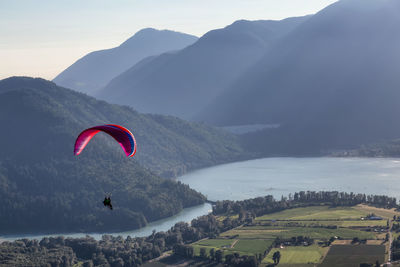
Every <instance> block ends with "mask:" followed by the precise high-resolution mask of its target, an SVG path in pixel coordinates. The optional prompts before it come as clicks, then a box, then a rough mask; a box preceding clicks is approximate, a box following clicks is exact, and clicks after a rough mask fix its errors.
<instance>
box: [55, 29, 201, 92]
mask: <svg viewBox="0 0 400 267" xmlns="http://www.w3.org/2000/svg"><path fill="white" fill-rule="evenodd" d="M196 40H197V37H196V36H193V35H189V34H184V33H180V32H176V31H170V30H156V29H154V28H145V29H142V30H140V31H139V32H137V33H136V34H134V35H133V36H132V37H130V38H129V39H127V40H126V41H124V42H123V43H122V44H120V45H119V46H117V47H114V48H109V49H104V50H98V51H93V52H91V53H89V54H87V55H85V56H83V57H82V58H80V59H78V60H77V61H76V62H75V63H73V64H72V65H71V66H69V67H68V68H67V69H65V70H64V71H62V72H61V73H60V74H58V75H57V76H56V77H55V78H54V79H53V81H54V82H55V83H57V84H58V85H60V86H64V87H67V88H72V89H74V90H77V91H80V92H84V93H87V94H89V95H93V94H94V92H96V91H97V90H99V89H100V88H102V87H103V86H104V85H105V84H107V83H108V82H109V81H110V80H111V79H112V78H113V77H115V76H117V75H118V74H120V73H122V72H123V71H125V70H127V69H128V68H130V67H131V66H133V65H134V64H136V63H137V62H138V61H140V60H142V59H143V58H145V57H147V56H153V55H158V54H161V53H164V52H167V51H172V50H179V49H182V48H184V47H186V46H188V45H190V44H192V43H193V42H195V41H196Z"/></svg>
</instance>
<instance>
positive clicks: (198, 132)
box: [0, 78, 242, 234]
mask: <svg viewBox="0 0 400 267" xmlns="http://www.w3.org/2000/svg"><path fill="white" fill-rule="evenodd" d="M111 122H112V123H117V124H123V125H124V126H126V127H128V128H129V129H131V130H132V131H133V133H134V135H135V137H136V140H137V143H138V150H137V156H135V158H133V159H132V158H126V157H125V155H124V153H123V152H122V151H121V148H120V146H119V145H118V144H116V142H115V141H114V140H112V138H110V137H108V136H106V135H104V134H98V135H97V136H96V137H95V138H94V139H93V140H92V141H91V142H90V143H89V144H88V146H87V147H86V148H85V150H84V151H83V152H82V154H81V155H79V156H74V155H73V145H74V141H75V138H76V137H77V135H78V134H79V133H80V131H82V130H83V129H85V128H87V127H90V126H93V125H98V124H104V123H111ZM0 123H1V125H2V131H1V132H0V147H1V150H0V195H1V196H2V205H1V207H0V217H1V218H2V219H1V220H0V233H1V234H6V233H8V234H10V233H13V232H30V231H35V232H62V231H67V232H68V231H114V230H121V229H134V228H137V227H140V226H144V225H145V224H146V222H147V221H153V220H156V219H160V218H164V217H167V216H171V215H173V214H175V213H177V212H179V211H180V210H181V209H182V208H184V207H188V206H193V205H196V204H200V203H203V202H204V197H203V196H202V195H200V194H199V193H197V192H195V191H193V190H191V189H190V188H189V187H188V186H186V185H183V184H180V183H176V182H174V181H171V180H164V179H162V178H159V177H157V176H156V175H155V174H154V173H164V175H170V176H172V175H174V174H176V173H178V172H184V171H187V170H190V169H194V168H199V167H202V166H207V165H212V164H215V163H218V162H223V161H230V160H234V159H235V158H236V159H238V158H240V157H241V156H242V149H241V148H240V146H239V145H238V144H237V140H236V138H235V137H233V136H231V135H229V134H227V133H225V132H222V131H219V130H216V129H214V128H211V127H205V126H202V125H199V124H194V123H188V122H184V121H182V120H179V119H176V118H173V117H163V116H157V115H143V114H140V113H137V112H136V111H134V110H132V109H131V108H128V107H122V106H117V105H110V104H107V103H106V102H104V101H98V100H96V99H94V98H92V97H88V96H86V95H84V94H81V93H77V92H74V91H72V90H69V89H65V88H61V87H58V86H56V85H55V84H54V83H51V82H48V81H45V80H42V79H32V78H9V79H5V80H1V81H0ZM142 166H145V167H147V168H146V169H145V168H143V167H142ZM148 169H150V170H152V171H153V172H151V171H149V170H148ZM105 193H112V198H113V202H114V203H113V204H114V206H115V209H114V210H113V211H112V212H110V211H109V210H107V209H105V208H104V207H103V205H102V203H101V201H102V199H103V197H104V194H105Z"/></svg>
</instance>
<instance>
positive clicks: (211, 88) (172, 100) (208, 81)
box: [96, 17, 307, 119]
mask: <svg viewBox="0 0 400 267" xmlns="http://www.w3.org/2000/svg"><path fill="white" fill-rule="evenodd" d="M306 19H307V17H300V18H291V19H286V20H282V21H245V20H241V21H236V22H235V23H233V24H232V25H229V26H227V27H226V28H223V29H219V30H213V31H210V32H208V33H207V34H205V35H204V36H203V37H201V38H200V39H199V40H198V41H197V42H196V43H194V44H193V45H191V46H188V47H186V48H185V49H183V50H180V51H178V52H174V53H165V54H162V55H160V56H156V57H151V58H147V59H145V60H143V61H142V62H140V63H138V64H137V65H135V66H133V67H132V68H130V69H129V70H127V71H126V72H124V73H122V74H121V75H119V76H117V77H115V78H114V79H113V80H112V81H111V82H110V83H109V84H108V85H107V86H106V87H105V88H104V89H103V90H101V91H99V93H98V94H96V96H97V97H99V98H101V99H105V100H107V101H110V102H113V103H118V104H126V105H131V106H133V107H135V108H136V109H138V110H139V111H142V112H150V113H160V114H170V115H175V116H179V117H182V118H186V119H190V118H192V116H193V115H194V114H196V113H197V112H198V111H200V110H201V109H202V108H204V107H205V106H206V105H207V104H208V103H209V102H211V101H212V100H213V99H214V98H215V97H216V96H218V95H219V94H220V92H221V91H222V90H223V89H224V88H225V86H226V85H227V84H229V83H230V82H231V81H232V80H233V79H235V78H236V77H237V76H238V75H239V74H241V73H242V71H243V70H245V69H246V68H248V67H249V66H250V65H252V64H253V63H254V62H256V61H257V60H258V59H259V58H260V57H261V56H262V55H263V54H264V53H265V50H266V49H267V48H268V47H269V46H270V45H271V43H273V42H274V40H276V39H277V38H279V37H280V36H282V35H284V34H286V33H288V32H290V31H291V30H292V29H293V28H295V27H296V26H297V25H298V24H299V23H300V22H302V21H304V20H306Z"/></svg>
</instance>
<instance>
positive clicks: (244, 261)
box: [225, 253, 262, 267]
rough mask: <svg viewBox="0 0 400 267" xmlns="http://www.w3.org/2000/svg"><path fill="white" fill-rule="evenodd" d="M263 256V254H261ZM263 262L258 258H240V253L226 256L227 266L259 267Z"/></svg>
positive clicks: (245, 256)
mask: <svg viewBox="0 0 400 267" xmlns="http://www.w3.org/2000/svg"><path fill="white" fill-rule="evenodd" d="M259 255H260V256H261V254H259ZM261 261H262V258H261V257H258V256H248V255H243V256H240V255H239V253H233V254H229V255H226V256H225V264H226V265H227V266H232V267H258V266H259V265H260V263H261Z"/></svg>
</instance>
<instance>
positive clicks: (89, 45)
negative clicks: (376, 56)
mask: <svg viewBox="0 0 400 267" xmlns="http://www.w3.org/2000/svg"><path fill="white" fill-rule="evenodd" d="M333 2H336V0H0V79H2V78H5V77H9V76H14V75H27V76H34V77H43V78H46V79H53V78H54V77H55V76H56V75H57V74H58V73H60V72H61V71H62V70H64V69H65V68H67V67H68V66H70V65H71V64H72V63H74V62H75V61H76V60H77V59H79V58H80V57H82V56H84V55H85V54H87V53H89V52H91V51H94V50H99V49H105V48H111V47H115V46H118V45H119V44H120V43H122V42H123V41H125V40H126V39H128V38H129V37H131V36H132V35H133V34H134V33H135V32H137V31H138V30H140V29H142V28H146V27H153V28H157V29H170V30H175V31H180V32H185V33H190V34H194V35H196V36H199V37H200V36H201V35H203V34H204V33H206V32H207V31H209V30H211V29H216V28H221V27H224V26H226V25H228V24H231V23H232V22H233V21H235V20H238V19H249V20H256V19H283V18H286V17H292V16H300V15H306V14H313V13H316V12H317V11H318V10H320V9H322V8H324V7H325V6H327V5H329V4H331V3H333Z"/></svg>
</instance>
